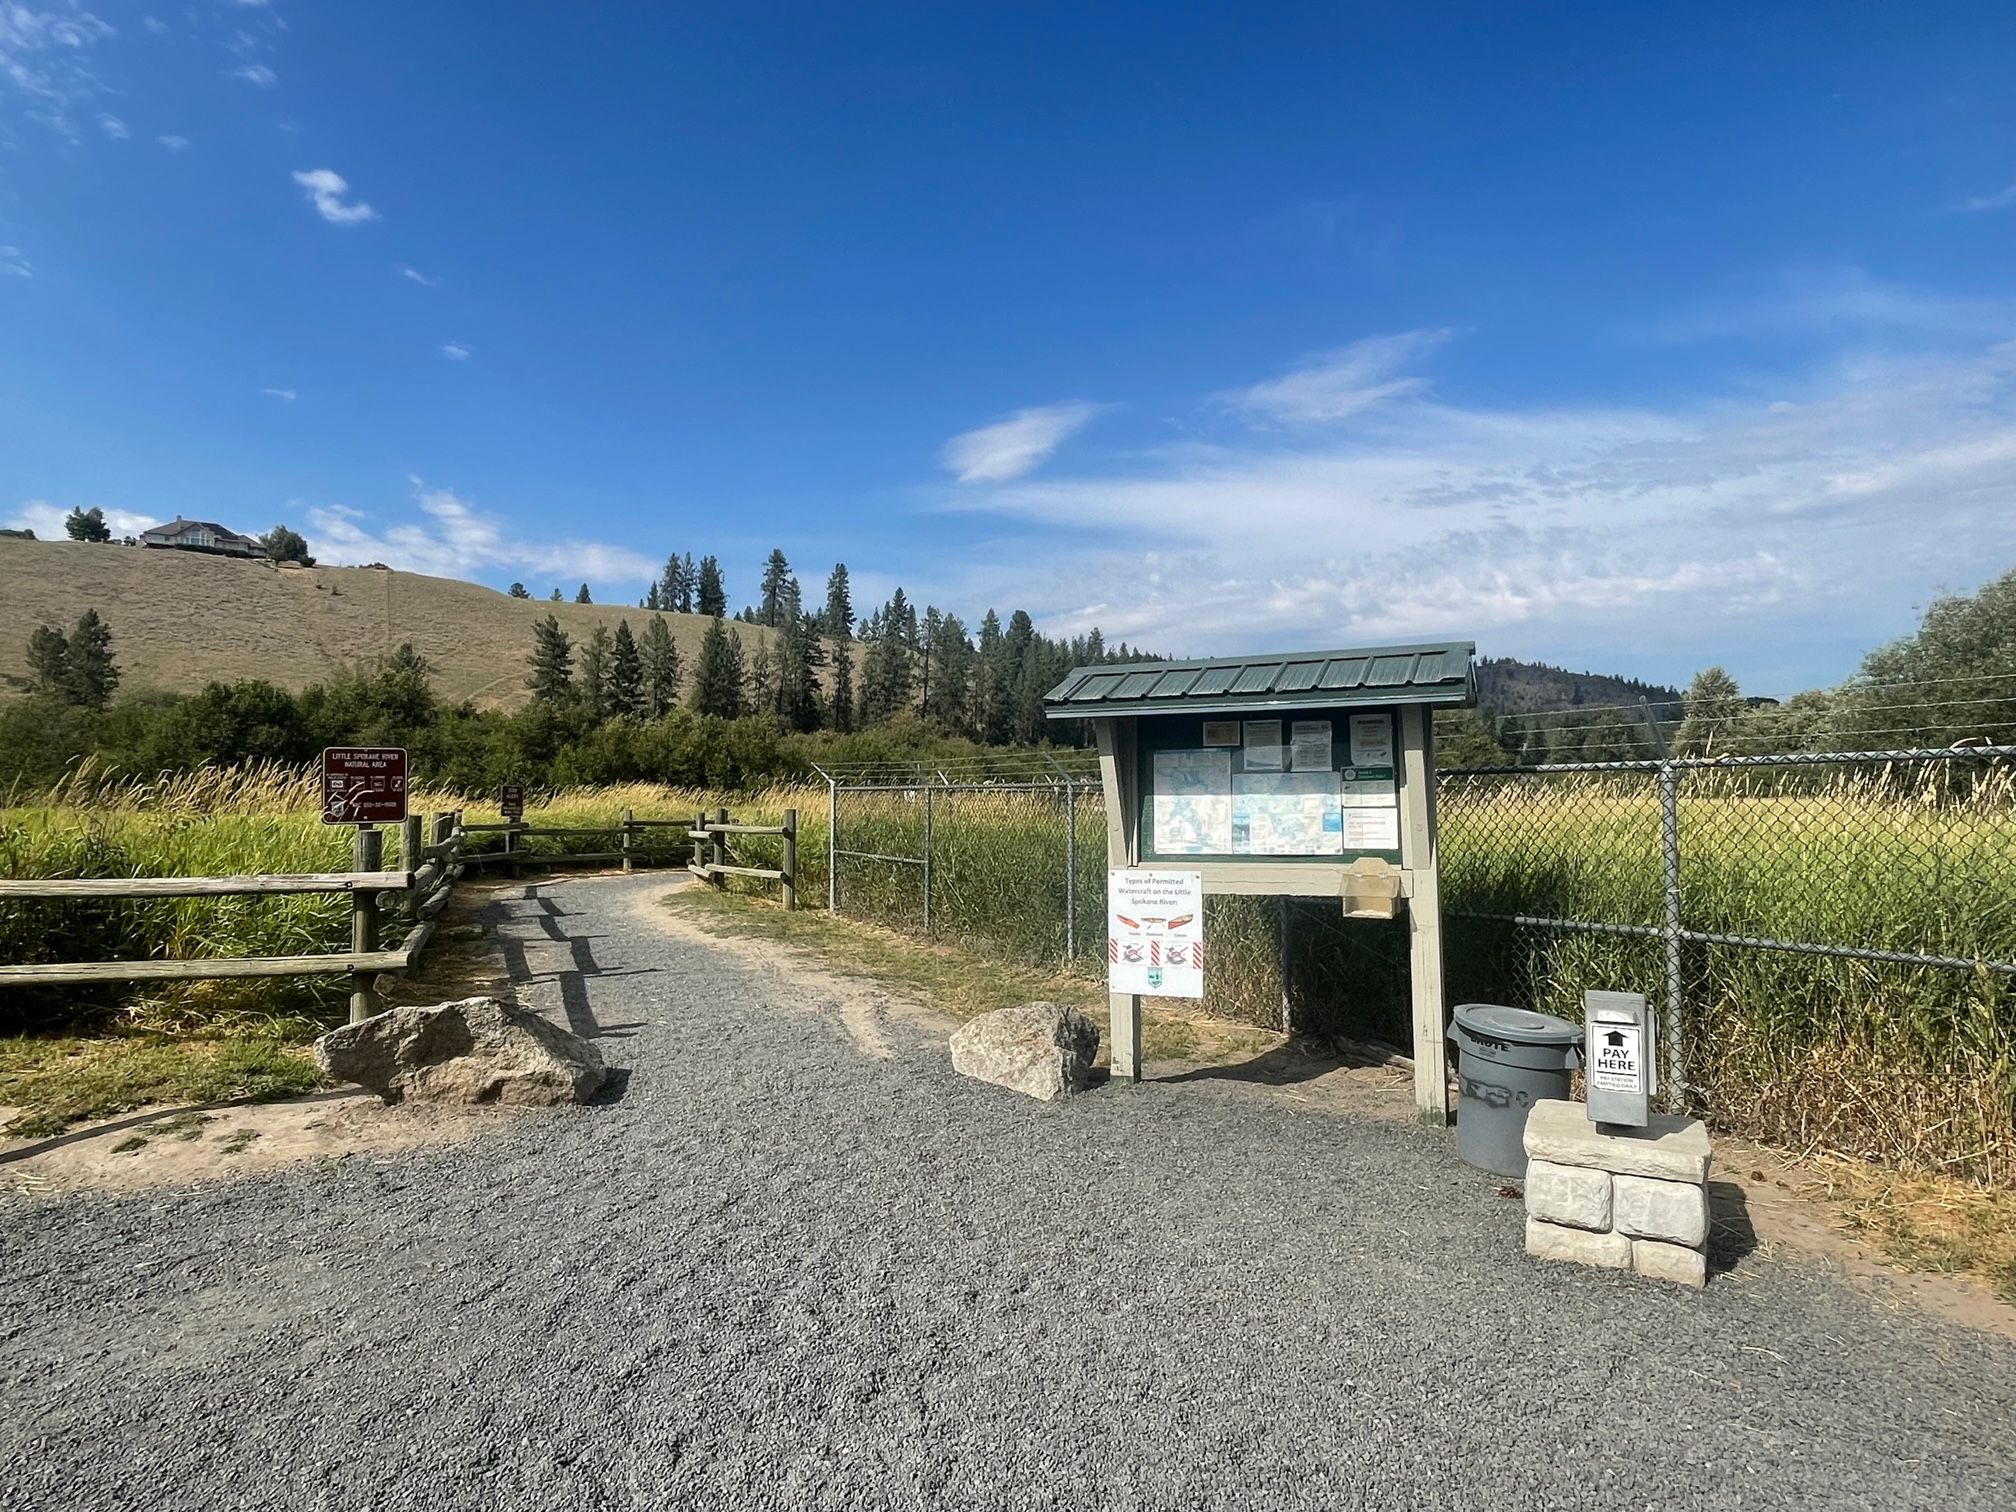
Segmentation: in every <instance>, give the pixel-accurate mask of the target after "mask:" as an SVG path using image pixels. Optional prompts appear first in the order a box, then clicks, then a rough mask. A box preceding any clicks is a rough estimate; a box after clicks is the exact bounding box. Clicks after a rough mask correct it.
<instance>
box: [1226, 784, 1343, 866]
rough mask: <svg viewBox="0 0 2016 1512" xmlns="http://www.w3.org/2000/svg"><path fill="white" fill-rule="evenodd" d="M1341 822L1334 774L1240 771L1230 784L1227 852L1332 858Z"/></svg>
mask: <svg viewBox="0 0 2016 1512" xmlns="http://www.w3.org/2000/svg"><path fill="white" fill-rule="evenodd" d="M1343 851H1344V821H1343V817H1342V813H1341V811H1340V809H1339V808H1338V804H1337V774H1336V773H1335V772H1241V773H1240V774H1239V775H1238V776H1236V777H1234V778H1233V779H1232V852H1233V854H1234V855H1239V856H1337V855H1342V854H1343Z"/></svg>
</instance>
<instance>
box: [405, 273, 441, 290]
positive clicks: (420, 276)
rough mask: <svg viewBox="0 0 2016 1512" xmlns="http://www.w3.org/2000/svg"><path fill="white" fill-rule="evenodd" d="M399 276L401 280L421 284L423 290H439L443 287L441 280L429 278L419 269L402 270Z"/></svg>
mask: <svg viewBox="0 0 2016 1512" xmlns="http://www.w3.org/2000/svg"><path fill="white" fill-rule="evenodd" d="M399 276H400V277H401V278H407V279H411V280H412V281H413V282H414V283H416V284H419V285H420V287H421V288H423V289H434V288H439V287H440V285H441V280H440V279H438V278H429V277H428V276H427V275H426V274H425V273H422V272H421V271H420V270H419V269H418V268H401V269H400V270H399Z"/></svg>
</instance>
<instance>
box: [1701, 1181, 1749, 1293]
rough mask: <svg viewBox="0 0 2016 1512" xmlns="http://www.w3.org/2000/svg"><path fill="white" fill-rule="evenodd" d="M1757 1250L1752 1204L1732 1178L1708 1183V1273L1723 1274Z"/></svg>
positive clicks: (1713, 1274)
mask: <svg viewBox="0 0 2016 1512" xmlns="http://www.w3.org/2000/svg"><path fill="white" fill-rule="evenodd" d="M1756 1252H1757V1229H1756V1227H1755V1226H1754V1225H1753V1224H1752V1223H1751V1222H1750V1204H1749V1202H1748V1201H1747V1200H1746V1199H1745V1198H1744V1196H1743V1188H1741V1187H1740V1186H1738V1185H1737V1184H1736V1183H1735V1182H1733V1181H1711V1182H1709V1183H1708V1274H1709V1275H1711V1276H1724V1275H1727V1274H1728V1273H1729V1272H1730V1271H1733V1270H1734V1269H1736V1267H1737V1266H1738V1265H1740V1264H1742V1263H1743V1262H1744V1261H1745V1260H1747V1259H1749V1258H1750V1257H1751V1256H1752V1255H1754V1254H1755V1253H1756Z"/></svg>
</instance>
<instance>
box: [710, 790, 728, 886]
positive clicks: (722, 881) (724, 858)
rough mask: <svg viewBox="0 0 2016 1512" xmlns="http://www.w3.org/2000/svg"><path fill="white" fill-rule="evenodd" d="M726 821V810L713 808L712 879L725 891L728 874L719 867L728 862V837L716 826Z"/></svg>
mask: <svg viewBox="0 0 2016 1512" xmlns="http://www.w3.org/2000/svg"><path fill="white" fill-rule="evenodd" d="M727 822H728V810H726V809H724V808H717V809H716V810H714V823H715V825H716V826H717V828H716V829H715V831H714V866H715V868H716V870H715V872H714V878H713V881H714V885H715V886H716V887H718V888H721V889H722V890H723V891H726V890H727V887H728V874H727V873H726V872H724V871H721V870H720V869H719V868H721V867H724V866H726V865H727V864H728V837H727V835H725V834H723V833H722V831H721V830H720V828H719V827H718V826H720V825H724V824H726V823H727Z"/></svg>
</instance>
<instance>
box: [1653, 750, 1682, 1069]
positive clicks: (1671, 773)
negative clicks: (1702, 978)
mask: <svg viewBox="0 0 2016 1512" xmlns="http://www.w3.org/2000/svg"><path fill="white" fill-rule="evenodd" d="M1659 845H1660V850H1661V851H1662V852H1663V853H1664V855H1665V863H1666V876H1665V893H1666V927H1665V929H1664V931H1663V933H1664V935H1665V939H1666V1034H1665V1041H1666V1057H1665V1058H1666V1100H1667V1103H1668V1105H1669V1106H1670V1107H1673V1108H1676V1109H1678V1108H1684V1107H1685V1106H1686V1102H1687V1078H1686V1066H1687V1059H1686V1056H1685V1055H1684V1054H1683V1053H1682V1052H1683V1042H1682V1040H1681V1037H1680V1036H1681V1027H1680V774H1679V773H1678V772H1677V771H1676V770H1674V766H1673V758H1672V757H1670V756H1669V757H1667V758H1665V759H1664V760H1662V761H1661V762H1660V763H1659Z"/></svg>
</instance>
